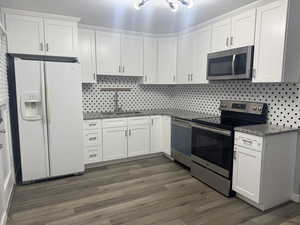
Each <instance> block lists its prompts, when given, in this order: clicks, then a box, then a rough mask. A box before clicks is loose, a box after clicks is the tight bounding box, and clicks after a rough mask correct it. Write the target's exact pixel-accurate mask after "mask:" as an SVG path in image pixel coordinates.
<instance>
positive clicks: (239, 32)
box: [230, 9, 256, 48]
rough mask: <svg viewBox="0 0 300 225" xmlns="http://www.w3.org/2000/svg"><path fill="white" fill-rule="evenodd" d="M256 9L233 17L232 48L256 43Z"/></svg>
mask: <svg viewBox="0 0 300 225" xmlns="http://www.w3.org/2000/svg"><path fill="white" fill-rule="evenodd" d="M255 21H256V10H255V9H253V10H250V11H247V12H245V13H242V14H240V15H237V16H235V17H232V29H231V38H230V47H231V48H240V47H244V46H249V45H254V36H255Z"/></svg>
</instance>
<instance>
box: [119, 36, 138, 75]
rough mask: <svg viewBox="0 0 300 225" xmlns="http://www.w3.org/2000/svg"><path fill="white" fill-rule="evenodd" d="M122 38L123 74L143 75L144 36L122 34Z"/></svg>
mask: <svg viewBox="0 0 300 225" xmlns="http://www.w3.org/2000/svg"><path fill="white" fill-rule="evenodd" d="M121 40H122V42H121V62H122V63H121V64H122V66H123V68H122V74H123V75H126V76H143V38H142V37H139V36H132V35H122V38H121Z"/></svg>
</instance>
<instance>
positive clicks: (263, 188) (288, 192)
mask: <svg viewBox="0 0 300 225" xmlns="http://www.w3.org/2000/svg"><path fill="white" fill-rule="evenodd" d="M297 136H298V134H297V132H288V133H281V134H275V135H269V136H264V137H260V136H255V135H250V134H245V133H242V132H235V140H234V142H235V146H234V160H233V178H232V179H233V185H232V188H233V190H234V191H236V192H237V196H238V197H240V198H242V199H243V200H245V201H247V202H248V203H250V204H252V205H253V206H255V207H257V208H259V209H261V210H267V209H270V208H273V207H275V206H278V205H280V204H283V203H285V202H287V201H289V200H291V197H292V188H293V178H294V172H293V171H294V167H295V166H294V165H295V157H296V149H297Z"/></svg>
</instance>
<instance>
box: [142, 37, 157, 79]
mask: <svg viewBox="0 0 300 225" xmlns="http://www.w3.org/2000/svg"><path fill="white" fill-rule="evenodd" d="M157 56H158V41H157V39H156V38H151V37H144V84H155V83H157Z"/></svg>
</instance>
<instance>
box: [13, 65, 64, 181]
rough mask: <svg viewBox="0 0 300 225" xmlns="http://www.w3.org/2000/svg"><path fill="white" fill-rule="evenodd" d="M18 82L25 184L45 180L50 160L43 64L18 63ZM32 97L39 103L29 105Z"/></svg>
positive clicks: (16, 68) (16, 71)
mask: <svg viewBox="0 0 300 225" xmlns="http://www.w3.org/2000/svg"><path fill="white" fill-rule="evenodd" d="M15 79H16V89H17V90H16V92H17V103H18V106H19V107H18V125H19V134H20V135H19V139H20V153H21V165H22V181H23V182H26V181H31V180H38V179H42V178H46V177H48V176H49V159H48V142H47V135H48V134H47V120H46V107H45V90H44V85H43V83H44V64H43V62H41V61H29V60H21V59H15ZM63 89H65V87H64V88H63ZM31 96H33V98H35V99H36V100H37V102H36V103H30V98H32V97H31ZM35 96H36V97H35ZM39 98H40V100H39ZM32 165H34V166H32Z"/></svg>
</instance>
